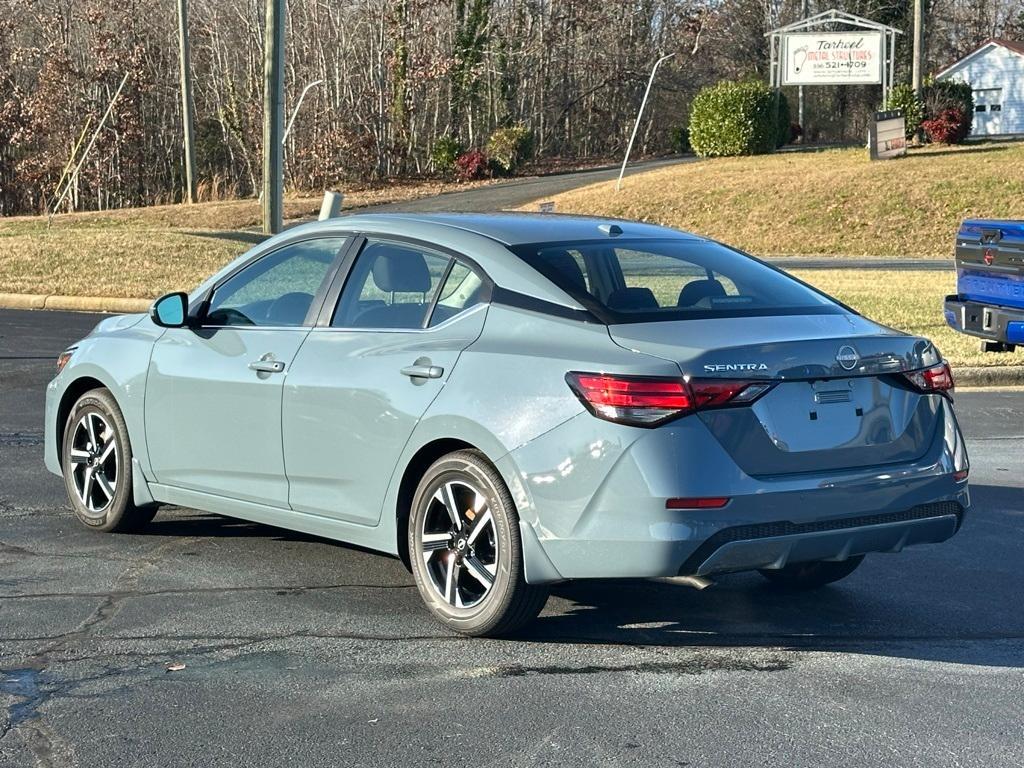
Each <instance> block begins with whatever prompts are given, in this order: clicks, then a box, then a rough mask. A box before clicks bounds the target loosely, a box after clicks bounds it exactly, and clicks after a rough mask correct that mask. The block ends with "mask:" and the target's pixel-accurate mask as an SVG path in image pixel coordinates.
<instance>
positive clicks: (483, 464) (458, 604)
mask: <svg viewBox="0 0 1024 768" xmlns="http://www.w3.org/2000/svg"><path fill="white" fill-rule="evenodd" d="M409 552H410V554H411V556H410V561H411V565H412V571H413V576H414V577H415V579H416V586H417V588H418V589H419V592H420V596H421V597H422V598H423V601H424V602H425V603H426V604H427V607H428V608H429V609H430V611H431V612H432V613H433V614H434V616H435V617H437V618H438V619H439V620H440V621H441V622H442V623H444V624H445V625H447V626H448V627H450V628H451V629H454V630H455V631H456V632H461V633H462V634H465V635H474V636H492V637H493V636H497V635H503V634H508V633H510V632H513V631H515V630H516V629H518V628H519V627H521V626H523V625H524V624H526V623H527V622H529V621H532V620H533V619H534V618H535V617H536V616H537V614H538V613H540V611H541V609H542V608H543V607H544V603H545V601H546V600H547V590H546V589H545V588H543V587H539V586H534V585H530V584H527V583H526V578H525V573H524V568H523V548H522V542H521V540H520V537H519V517H518V515H517V514H516V508H515V504H514V503H513V501H512V497H511V495H510V494H509V492H508V489H507V488H506V487H505V483H504V481H503V480H502V478H501V475H499V474H498V471H497V470H496V469H495V468H494V467H493V466H492V465H491V464H490V462H488V461H487V459H486V458H485V457H484V455H483V454H482V453H480V452H479V451H473V450H466V451H457V452H455V453H451V454H448V455H447V456H445V457H443V458H441V459H439V460H438V461H436V462H434V464H433V465H431V467H430V468H429V469H428V470H427V471H426V473H425V474H424V475H423V478H422V479H421V480H420V483H419V486H418V488H417V489H416V494H415V496H414V497H413V503H412V509H411V510H410V517H409Z"/></svg>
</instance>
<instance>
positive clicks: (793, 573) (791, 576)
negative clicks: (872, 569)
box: [759, 555, 864, 590]
mask: <svg viewBox="0 0 1024 768" xmlns="http://www.w3.org/2000/svg"><path fill="white" fill-rule="evenodd" d="M862 562H864V555H857V556H856V557H851V558H848V559H846V560H840V561H838V562H832V561H824V560H819V561H816V562H811V563H793V564H792V565H787V566H786V567H785V568H776V569H768V568H765V569H763V570H761V571H759V573H760V574H761V575H762V576H764V577H765V578H766V579H768V581H770V582H771V583H772V584H774V585H775V586H777V587H780V588H782V589H790V590H806V589H818V588H819V587H823V586H825V585H826V584H831V583H832V582H834V581H839V580H840V579H844V578H846V577H847V576H849V575H850V574H851V573H853V572H854V571H855V570H857V566H859V565H860V564H861V563H862Z"/></svg>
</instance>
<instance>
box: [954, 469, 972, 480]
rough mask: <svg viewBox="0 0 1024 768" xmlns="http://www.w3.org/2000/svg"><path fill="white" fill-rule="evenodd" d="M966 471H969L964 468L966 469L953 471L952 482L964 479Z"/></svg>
mask: <svg viewBox="0 0 1024 768" xmlns="http://www.w3.org/2000/svg"><path fill="white" fill-rule="evenodd" d="M968 473H969V470H966V469H961V470H960V471H959V472H954V473H953V480H954V482H957V483H962V482H963V481H964V480H966V479H967V475H968Z"/></svg>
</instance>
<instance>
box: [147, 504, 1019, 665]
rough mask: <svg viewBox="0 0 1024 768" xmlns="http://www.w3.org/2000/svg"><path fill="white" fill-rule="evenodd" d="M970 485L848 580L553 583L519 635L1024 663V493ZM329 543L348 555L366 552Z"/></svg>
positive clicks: (218, 522)
mask: <svg viewBox="0 0 1024 768" xmlns="http://www.w3.org/2000/svg"><path fill="white" fill-rule="evenodd" d="M972 492H973V494H974V496H975V507H974V510H973V511H972V512H970V513H969V514H968V517H967V519H966V522H965V524H964V528H963V530H962V531H961V532H960V534H959V535H958V536H956V537H954V538H953V539H952V540H950V541H949V542H946V543H943V544H939V545H935V546H929V547H922V548H916V549H910V550H908V551H906V552H904V553H901V554H898V555H896V556H888V555H873V556H869V557H868V558H867V560H866V561H865V563H864V564H863V565H862V566H861V568H860V569H858V570H857V571H856V572H854V574H852V575H851V576H850V577H848V578H847V579H846V580H844V581H842V582H840V583H838V584H835V585H831V586H829V587H825V588H823V589H820V590H817V591H813V592H787V591H781V590H779V589H777V588H773V587H772V586H770V585H768V583H767V582H765V581H764V580H763V579H761V577H760V576H758V575H757V574H752V573H744V574H728V575H724V576H721V577H720V578H719V579H718V580H717V582H716V584H715V585H714V586H713V587H711V588H709V589H706V590H703V591H697V590H695V589H693V588H691V587H688V586H685V585H682V584H679V583H676V582H672V581H671V580H649V581H620V580H587V581H577V582H566V583H562V584H558V585H555V586H554V587H553V588H552V590H551V591H552V598H551V600H549V602H548V606H547V609H546V611H545V613H544V614H543V615H542V616H541V617H540V618H539V619H538V620H537V621H536V622H535V623H534V624H532V625H531V626H530V627H528V628H527V629H526V630H525V631H524V632H523V633H521V635H520V637H519V639H522V640H528V641H532V642H542V643H591V644H605V645H621V644H626V645H651V646H664V647H694V648H697V647H716V646H730V647H763V648H778V647H792V648H799V649H802V650H822V651H832V652H843V651H845V652H854V653H866V654H876V655H886V656H896V657H906V658H915V659H922V660H924V659H927V660H938V661H947V662H951V663H958V664H974V665H992V666H1006V667H1014V668H1018V667H1020V668H1024V650H1022V649H1021V647H1020V646H1021V644H1020V643H1019V641H1020V640H1024V621H1022V619H1021V615H1020V612H1019V611H1017V610H1016V609H1015V608H1014V607H1013V606H1016V605H1017V603H1018V602H1019V600H1020V595H1021V594H1024V573H1022V567H1021V560H1020V552H1022V551H1024V527H1022V526H1021V525H1020V522H1021V518H1022V517H1024V503H1022V502H1024V490H1021V489H1019V488H1009V487H1003V486H977V487H974V488H973V489H972ZM144 535H153V536H199V537H236V538H241V537H254V538H266V539H273V540H283V541H296V542H309V543H321V544H323V543H325V540H323V539H319V538H317V537H315V536H307V535H305V534H301V533H297V532H293V531H288V530H284V529H280V528H274V527H271V526H266V525H259V524H254V523H248V522H244V521H239V520H234V519H231V518H226V517H219V516H216V515H206V514H202V513H196V514H193V515H188V516H181V515H177V516H174V517H164V518H162V517H158V518H157V519H156V520H155V521H154V523H153V524H152V525H151V526H150V527H149V528H148V529H147V530H146V533H145V534H144ZM329 543H330V544H332V545H335V546H336V547H337V552H338V555H339V556H340V557H345V556H346V554H345V553H346V551H348V550H351V551H353V552H355V551H359V552H364V551H367V550H363V549H362V548H360V547H355V546H351V545H348V544H343V543H339V542H329ZM381 558H382V562H381V570H382V574H381V575H384V572H386V573H388V574H389V575H390V576H391V577H392V578H397V579H406V578H408V579H409V581H410V583H411V577H408V576H407V575H406V574H405V573H404V571H403V570H401V569H402V565H401V564H400V563H399V562H398V561H396V560H393V559H390V558H387V557H386V556H383V555H382V556H381ZM389 560H390V562H388V561H389ZM296 567H297V568H301V556H300V557H299V558H298V560H297V561H296ZM392 569H393V570H392ZM424 618H426V616H425V615H424ZM993 641H1007V642H1004V643H1000V642H993ZM1013 641H1018V642H1013Z"/></svg>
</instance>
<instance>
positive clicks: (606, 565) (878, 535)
mask: <svg viewBox="0 0 1024 768" xmlns="http://www.w3.org/2000/svg"><path fill="white" fill-rule="evenodd" d="M941 408H942V411H943V413H942V419H941V421H940V425H939V428H938V429H937V431H936V434H935V436H934V439H933V441H932V445H931V446H930V447H929V449H928V450H927V451H926V452H925V454H924V455H922V456H921V457H920V458H919V459H918V460H916V461H912V462H907V463H902V464H889V465H880V466H872V467H865V468H860V469H854V470H846V471H841V472H829V473H817V472H808V473H796V474H790V475H780V476H775V477H752V476H749V475H746V474H744V473H743V472H742V471H741V470H740V469H739V467H737V466H736V464H735V462H733V461H732V460H731V459H730V458H729V456H728V454H726V453H725V452H724V451H723V449H722V447H721V445H720V444H719V443H718V442H717V440H716V439H715V438H714V437H713V436H712V435H711V434H710V432H708V430H707V429H706V428H705V427H704V425H703V424H702V423H701V422H700V421H699V420H698V419H682V420H680V421H679V422H676V423H674V424H672V425H667V426H666V427H662V428H659V429H655V430H643V431H642V432H643V433H644V434H642V435H641V436H640V437H639V438H637V436H636V430H633V431H632V434H631V435H629V436H628V437H631V438H632V440H630V441H629V442H627V433H626V432H625V431H622V430H625V429H628V428H619V427H617V426H614V425H608V424H607V423H606V422H599V421H598V420H597V419H594V418H593V417H591V416H590V415H589V414H586V415H585V418H584V417H583V416H581V417H578V418H577V419H574V420H572V421H571V422H569V423H568V424H566V425H563V427H560V428H558V429H556V430H553V431H552V432H550V433H548V434H547V435H544V436H542V437H541V438H538V439H537V440H535V441H533V442H531V443H529V444H527V445H526V446H524V447H522V448H520V449H517V450H516V451H513V452H512V453H511V454H509V455H508V456H507V457H505V459H503V460H502V461H501V462H499V469H501V470H502V473H503V475H504V476H505V478H506V481H507V482H508V483H509V487H510V489H512V491H513V496H514V498H515V499H516V504H517V506H518V508H519V510H520V517H521V519H522V521H523V523H524V526H523V528H524V537H525V536H526V535H530V534H532V537H533V539H534V541H531V542H529V546H527V560H528V562H527V564H526V571H527V580H528V581H530V582H531V583H541V582H544V581H553V580H557V579H575V578H650V577H663V576H678V575H699V576H706V575H711V574H715V573H723V572H727V571H744V570H754V569H760V568H781V567H783V566H784V565H786V564H787V563H794V562H806V561H811V560H843V559H846V558H849V557H852V556H856V555H862V554H866V553H869V552H896V551H899V550H901V549H903V548H905V547H908V546H913V545H917V544H925V543H936V542H941V541H944V540H945V539H948V538H949V537H951V536H952V535H953V534H954V533H956V531H957V530H958V529H959V527H960V524H961V521H962V518H963V515H964V513H965V510H966V509H967V508H968V507H969V505H970V497H969V492H968V488H967V483H966V481H964V480H963V479H962V478H961V480H960V481H957V479H956V478H955V477H954V475H955V474H957V473H961V472H963V471H965V470H967V468H968V460H967V454H966V449H965V446H964V442H963V437H962V436H961V434H960V430H959V428H958V426H957V424H956V420H955V417H954V416H953V412H952V409H951V408H950V407H949V405H948V402H947V401H943V404H942V406H941ZM610 426H611V427H612V428H611V430H609V427H610ZM617 438H619V439H617ZM577 441H579V443H578V442H577ZM574 444H582V445H583V446H586V450H585V451H582V452H577V453H575V454H574V453H573V452H572V451H571V450H570V449H569V446H571V445H574ZM712 496H719V497H720V496H725V497H728V498H729V501H728V503H727V504H726V505H725V506H723V507H721V508H718V509H668V508H667V505H666V502H667V499H669V498H699V497H712ZM531 552H533V553H539V552H542V553H543V558H540V557H537V558H536V559H537V560H541V561H542V565H543V567H542V568H539V569H538V568H531V563H530V562H529V560H530V557H531Z"/></svg>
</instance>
